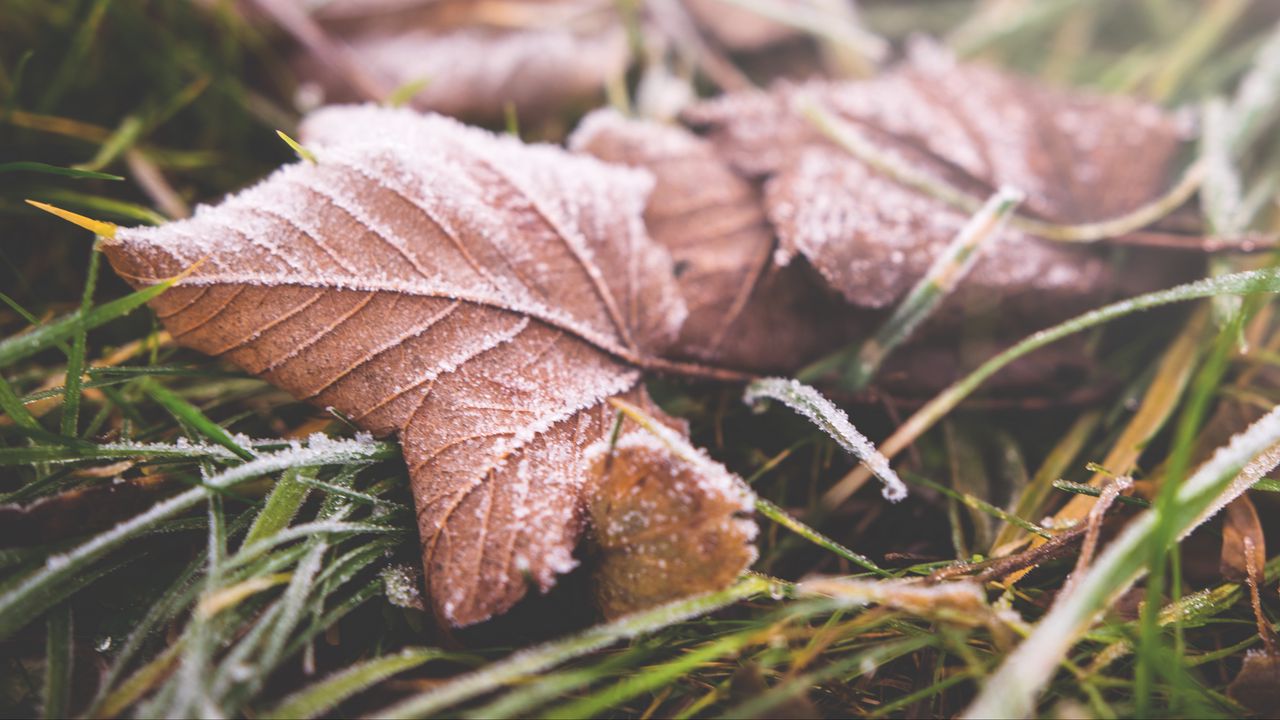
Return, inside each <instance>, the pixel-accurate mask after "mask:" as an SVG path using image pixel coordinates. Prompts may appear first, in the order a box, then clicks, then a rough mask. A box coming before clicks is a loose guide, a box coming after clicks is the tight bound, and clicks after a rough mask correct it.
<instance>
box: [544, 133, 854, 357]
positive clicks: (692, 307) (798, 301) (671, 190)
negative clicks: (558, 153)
mask: <svg viewBox="0 0 1280 720" xmlns="http://www.w3.org/2000/svg"><path fill="white" fill-rule="evenodd" d="M569 144H570V147H571V148H572V149H574V150H577V151H579V152H585V153H589V154H591V155H594V156H596V157H598V158H600V159H602V160H605V161H608V162H610V163H617V164H621V165H629V166H633V167H638V168H643V169H645V170H648V171H649V172H650V173H652V174H653V177H654V189H653V193H652V195H651V196H650V198H649V204H648V207H647V208H646V210H645V216H644V217H645V224H646V225H647V226H648V228H649V234H650V235H651V236H652V237H653V239H654V240H656V241H657V242H659V243H660V244H662V245H663V246H665V247H666V248H667V249H668V250H670V251H671V255H672V257H673V259H674V260H675V263H676V273H677V278H678V282H679V284H680V290H681V293H682V294H683V295H684V298H685V302H686V303H687V304H688V306H689V318H688V320H686V321H685V324H684V327H683V328H682V329H681V331H680V339H679V341H678V342H677V344H676V347H675V348H674V350H673V352H674V353H675V354H678V355H681V356H685V357H688V358H695V359H699V360H704V361H710V362H714V363H717V364H720V365H727V366H730V367H738V368H749V369H754V370H792V369H794V368H796V367H798V366H800V365H801V364H803V363H805V362H807V361H809V360H811V359H813V358H814V357H815V356H817V355H819V354H821V353H823V352H825V351H828V350H832V349H834V348H835V347H837V346H839V345H840V344H842V343H844V342H846V341H847V340H848V339H850V338H853V337H857V336H858V335H859V334H862V333H866V332H868V331H869V330H870V329H871V328H872V327H873V325H872V324H871V322H870V319H869V318H868V314H867V313H865V312H862V313H859V312H858V311H856V310H855V309H853V308H850V307H848V306H847V305H845V304H844V303H842V302H839V301H838V300H837V299H836V298H834V297H832V296H831V295H830V294H829V293H827V292H826V291H824V290H823V288H822V287H820V286H821V282H820V279H819V278H817V277H815V276H814V274H813V272H812V269H810V268H807V267H803V263H794V264H792V265H789V266H787V267H778V266H776V265H774V264H773V260H772V258H773V252H774V246H775V240H774V235H773V229H772V227H771V226H770V225H769V223H768V221H767V220H766V219H765V216H764V209H763V206H762V205H761V202H760V194H759V192H758V191H757V190H756V188H755V187H754V186H753V185H752V184H751V183H750V182H748V181H747V180H746V179H744V178H742V177H741V176H739V175H738V174H737V173H735V172H734V171H733V170H732V168H730V167H729V165H728V164H727V163H726V162H725V161H724V160H723V159H721V158H720V157H719V156H718V155H717V153H716V151H715V148H714V147H713V146H712V145H711V144H710V143H709V142H707V141H706V140H703V139H701V138H699V137H697V136H696V135H694V134H692V133H691V132H689V131H688V130H686V129H684V128H681V127H678V126H673V125H664V124H661V123H656V122H647V121H642V120H629V119H626V118H623V117H622V116H621V115H619V114H618V113H617V112H615V111H612V110H599V111H596V112H595V113H592V114H591V115H589V116H587V117H586V118H585V119H584V120H583V121H582V123H581V124H580V125H579V126H578V129H577V130H575V131H574V134H573V136H572V137H571V138H570V141H569Z"/></svg>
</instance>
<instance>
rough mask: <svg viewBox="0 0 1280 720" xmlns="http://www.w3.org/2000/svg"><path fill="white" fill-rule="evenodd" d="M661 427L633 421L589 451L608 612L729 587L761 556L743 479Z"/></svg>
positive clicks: (591, 507) (602, 597)
mask: <svg viewBox="0 0 1280 720" xmlns="http://www.w3.org/2000/svg"><path fill="white" fill-rule="evenodd" d="M663 434H664V435H669V436H670V437H668V438H667V439H664V437H663V436H658V435H654V434H653V433H652V432H650V431H649V430H634V431H631V432H629V433H627V434H625V435H623V436H622V437H620V438H619V439H618V441H617V443H616V444H612V445H611V444H609V443H608V442H607V441H604V442H601V443H598V444H597V445H596V446H595V447H593V448H592V449H591V450H590V452H589V456H591V457H593V458H594V460H593V462H592V466H591V467H592V470H591V477H592V481H591V482H592V486H591V492H590V493H589V497H590V500H589V504H588V511H589V512H590V514H591V526H592V528H593V532H594V536H595V541H596V545H597V546H598V548H599V552H600V555H601V558H600V562H599V569H598V571H597V573H596V596H597V598H598V599H599V603H600V606H601V610H602V611H603V612H604V614H605V616H606V617H610V618H612V617H618V616H621V615H625V614H627V613H630V612H633V611H636V610H640V609H643V608H647V607H651V606H654V605H658V604H661V603H665V602H668V601H671V600H675V599H677V598H680V597H684V596H686V595H693V594H696V593H702V592H710V591H712V590H716V589H718V588H722V587H724V586H726V585H728V584H729V583H731V582H733V580H734V579H735V578H737V577H738V575H739V574H741V573H742V571H743V570H744V569H746V567H747V566H748V565H750V564H751V563H752V562H753V561H754V560H755V558H756V549H755V546H754V545H752V542H751V541H752V540H754V539H755V536H756V526H755V524H754V523H753V522H751V521H750V520H749V519H746V517H745V516H747V515H749V514H750V513H751V512H752V511H753V503H752V500H753V498H752V495H751V493H750V491H748V490H747V489H746V485H745V483H743V482H742V481H741V480H739V479H738V478H736V477H734V476H733V475H731V474H730V473H729V472H728V471H727V470H725V469H724V467H723V466H721V465H720V464H719V463H716V462H714V461H712V460H711V459H709V458H707V457H706V456H704V455H703V454H702V453H700V452H698V451H696V450H694V449H693V448H691V447H689V446H688V444H687V443H684V441H683V440H682V439H680V438H679V437H678V436H675V434H674V432H671V431H667V432H664V433H663ZM672 444H675V445H676V447H675V448H673V447H672ZM682 451H683V452H682Z"/></svg>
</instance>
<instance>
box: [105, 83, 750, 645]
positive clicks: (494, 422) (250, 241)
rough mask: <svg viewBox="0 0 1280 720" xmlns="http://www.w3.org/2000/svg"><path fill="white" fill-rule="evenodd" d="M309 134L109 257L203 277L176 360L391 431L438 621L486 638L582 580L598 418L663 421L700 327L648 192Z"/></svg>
mask: <svg viewBox="0 0 1280 720" xmlns="http://www.w3.org/2000/svg"><path fill="white" fill-rule="evenodd" d="M302 133H303V140H304V142H305V143H306V144H307V145H308V147H309V149H310V150H311V151H312V152H313V153H314V154H315V155H316V156H317V158H318V163H317V164H311V163H302V164H297V165H293V166H289V167H286V168H283V169H281V170H279V171H277V172H276V173H275V174H273V175H272V176H270V177H269V178H268V179H266V180H265V181H263V182H262V183H260V184H259V185H257V186H255V187H253V188H250V189H249V190H246V191H244V192H242V193H240V194H238V195H236V196H234V197H232V198H230V199H228V200H226V201H224V202H222V203H221V204H219V205H217V206H215V207H203V208H201V209H200V210H199V211H197V212H196V214H195V215H194V216H193V217H192V218H191V219H189V220H185V221H182V222H176V223H172V224H169V225H166V226H163V227H159V228H136V229H126V230H121V231H120V232H119V233H118V234H117V235H116V237H115V238H114V239H113V240H109V241H106V242H105V244H104V252H105V253H106V255H107V257H108V258H109V260H110V261H111V263H112V265H113V266H114V267H115V269H116V271H117V272H118V273H120V274H121V275H122V276H123V277H125V278H126V279H128V280H129V281H130V282H132V283H133V284H134V285H137V286H144V285H150V284H152V283H155V282H156V281H158V280H159V279H161V278H164V277H169V276H172V275H174V274H175V273H177V272H179V271H181V270H183V269H186V268H189V267H191V266H192V265H193V264H195V263H197V262H198V261H200V260H201V259H205V261H204V262H203V264H201V265H200V266H199V267H198V268H197V269H196V271H195V272H194V273H193V274H192V275H191V276H190V277H189V278H188V279H187V280H185V281H184V282H183V283H182V284H181V285H180V286H178V287H176V288H174V289H172V290H170V291H169V292H166V293H165V294H163V295H161V296H160V297H159V298H158V299H157V300H155V301H153V307H154V308H155V310H156V312H157V314H158V315H159V316H160V317H161V318H162V320H163V321H164V323H165V325H166V327H167V328H168V329H169V331H170V332H171V333H172V334H173V337H174V339H175V340H176V341H177V342H179V343H182V344H184V345H187V346H189V347H193V348H195V349H197V350H200V351H202V352H205V353H208V354H211V355H215V356H221V357H225V358H226V359H228V360H230V361H232V362H234V363H236V364H238V365H240V366H241V367H243V368H245V369H246V370H247V371H249V372H251V373H253V374H255V375H259V376H261V377H263V378H264V379H266V380H268V381H270V382H272V383H274V384H276V385H278V386H280V387H282V388H284V389H286V390H288V391H289V392H290V393H292V394H294V395H295V396H297V397H299V398H302V399H306V400H308V401H310V402H312V403H314V404H316V405H319V406H331V407H334V408H336V409H337V410H339V411H341V412H342V413H344V414H345V415H347V416H348V417H350V418H352V419H353V420H354V421H355V422H356V423H357V424H359V425H360V426H361V427H364V428H366V429H369V430H372V431H375V432H377V433H392V432H398V433H399V435H400V439H401V442H402V444H403V446H404V452H405V459H406V461H407V463H408V466H409V471H410V475H411V477H412V481H413V490H414V497H415V501H416V503H417V509H418V517H419V527H420V530H421V537H422V542H423V562H424V567H425V570H426V578H427V583H428V584H429V588H428V589H429V591H430V596H431V598H432V602H433V605H434V609H435V611H436V613H437V614H438V615H439V616H440V617H442V618H443V619H445V620H447V621H448V622H451V623H453V624H455V625H465V624H470V623H474V622H478V621H480V620H483V619H485V618H487V617H490V616H492V615H494V614H497V613H500V612H503V611H504V610H506V609H507V608H508V607H510V606H511V605H512V604H513V603H514V602H515V601H516V600H517V599H519V598H520V597H521V596H522V595H523V594H524V593H525V591H526V584H529V585H533V586H536V587H538V588H540V589H542V590H544V591H545V590H546V589H547V588H549V587H550V586H551V585H552V584H553V583H554V581H555V578H556V575H558V574H560V573H563V572H565V571H567V570H568V569H570V568H571V567H573V566H574V565H575V562H576V561H575V560H574V558H573V556H572V551H573V549H574V546H575V544H576V541H577V539H578V536H579V534H580V531H581V529H582V524H583V522H584V517H583V511H584V508H583V489H584V483H585V482H586V479H587V477H588V463H587V460H586V459H585V458H584V455H583V451H584V449H585V448H587V447H588V446H590V445H592V444H594V443H596V442H597V441H599V440H601V439H602V438H604V437H605V436H606V435H607V434H608V432H609V430H610V428H611V427H612V425H613V422H614V413H613V411H612V410H610V409H609V407H608V406H607V405H605V404H604V401H605V400H606V399H607V398H610V397H613V396H625V397H627V398H629V399H630V400H631V401H632V402H634V403H638V404H640V405H642V406H646V407H647V405H646V403H647V398H646V396H645V394H644V390H643V388H641V387H640V386H639V385H638V382H639V372H638V370H637V368H636V364H643V363H644V362H645V359H646V358H649V357H651V356H652V355H653V354H655V353H657V352H660V351H661V350H663V349H665V348H666V347H667V346H669V345H670V343H671V342H672V341H673V340H674V339H675V337H676V334H677V332H678V330H679V327H680V324H681V322H682V320H683V318H684V316H685V309H684V304H683V301H682V300H681V299H680V297H679V294H678V290H677V287H676V284H675V282H674V280H673V278H672V265H671V259H670V257H669V255H668V254H667V253H666V251H665V250H663V249H662V248H661V247H659V246H658V245H656V244H655V243H653V241H652V240H650V239H649V237H648V236H647V235H646V233H645V230H644V225H643V222H642V220H641V213H642V211H643V208H644V204H645V198H646V195H647V193H648V191H649V189H650V186H651V181H650V179H649V178H648V177H647V175H645V174H643V173H641V172H638V171H635V170H630V169H626V168H617V167H611V166H607V165H604V164H602V163H600V162H598V161H596V160H594V159H591V158H586V157H580V156H573V155H570V154H568V153H566V152H564V151H563V150H561V149H559V148H553V147H546V146H526V145H522V144H521V143H519V142H518V141H517V140H514V139H512V138H505V137H498V136H494V135H491V134H489V133H487V132H484V131H481V130H476V129H472V128H467V127H465V126H462V125H460V124H458V123H456V122H454V121H451V120H448V119H445V118H441V117H436V116H426V117H424V116H421V115H417V114H415V113H412V112H410V111H407V110H401V111H396V110H388V109H384V108H376V107H372V106H367V107H346V108H333V109H329V110H325V111H322V112H320V113H317V114H316V115H314V116H312V117H310V118H309V119H308V120H307V121H306V122H305V123H304V126H303V130H302ZM653 412H655V413H656V412H657V411H656V410H654V411H653ZM739 569H740V568H735V569H734V571H735V572H736V571H737V570H739Z"/></svg>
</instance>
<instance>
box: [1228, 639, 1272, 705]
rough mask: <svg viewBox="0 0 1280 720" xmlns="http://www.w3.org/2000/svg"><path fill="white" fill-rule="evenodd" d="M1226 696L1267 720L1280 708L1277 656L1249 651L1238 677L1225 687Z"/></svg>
mask: <svg viewBox="0 0 1280 720" xmlns="http://www.w3.org/2000/svg"><path fill="white" fill-rule="evenodd" d="M1227 696H1228V697H1230V698H1231V699H1232V700H1235V701H1236V702H1238V703H1240V704H1241V705H1244V706H1245V707H1247V708H1249V709H1250V710H1252V711H1254V712H1255V713H1258V715H1259V716H1260V717H1267V716H1268V715H1270V714H1271V713H1274V712H1275V710H1276V708H1277V707H1280V657H1277V656H1275V655H1268V654H1266V653H1263V652H1258V651H1256V650H1251V651H1249V652H1248V653H1246V654H1245V656H1244V665H1243V666H1241V668H1240V674H1238V675H1236V678H1235V679H1234V680H1232V681H1231V684H1230V685H1228V686H1227Z"/></svg>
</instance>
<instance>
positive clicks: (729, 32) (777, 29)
mask: <svg viewBox="0 0 1280 720" xmlns="http://www.w3.org/2000/svg"><path fill="white" fill-rule="evenodd" d="M812 4H813V3H812V0H781V1H780V2H778V3H776V5H777V8H778V9H779V10H785V9H786V8H787V6H788V5H791V6H795V7H800V8H803V7H804V6H809V5H812ZM684 6H685V8H686V9H687V10H688V12H689V15H690V16H692V17H693V19H694V20H695V21H697V23H698V25H700V26H701V27H702V28H703V31H704V32H706V33H707V34H708V35H710V36H711V37H712V38H714V39H715V41H716V42H717V43H719V44H720V45H722V46H724V47H725V48H727V49H729V50H733V51H737V52H753V51H758V50H764V49H766V48H768V47H769V46H771V45H777V44H778V43H781V42H785V41H787V40H794V39H796V38H799V37H804V33H802V32H800V31H799V30H797V29H796V28H795V27H794V26H792V25H787V24H784V23H781V22H778V21H777V20H773V19H771V18H767V17H765V16H764V15H762V14H760V12H758V11H756V10H752V9H749V8H747V7H743V6H741V5H737V4H735V3H733V2H732V0H684Z"/></svg>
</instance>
